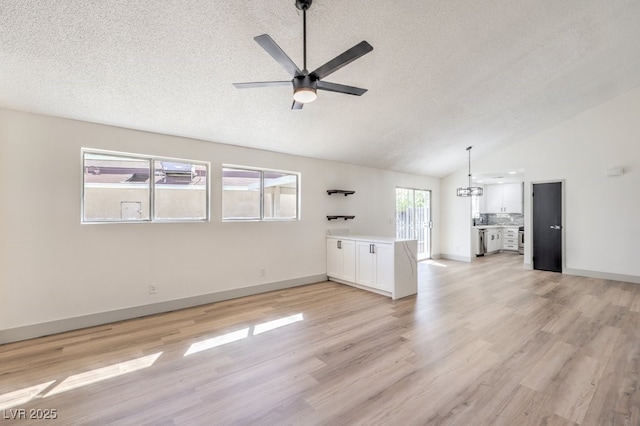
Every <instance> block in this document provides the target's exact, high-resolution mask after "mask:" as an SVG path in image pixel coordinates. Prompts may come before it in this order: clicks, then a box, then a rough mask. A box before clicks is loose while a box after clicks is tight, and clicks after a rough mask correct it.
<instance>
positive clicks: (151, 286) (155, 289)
mask: <svg viewBox="0 0 640 426" xmlns="http://www.w3.org/2000/svg"><path fill="white" fill-rule="evenodd" d="M157 292H158V286H157V285H155V284H149V294H156V293H157Z"/></svg>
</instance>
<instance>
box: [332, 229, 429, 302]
mask: <svg viewBox="0 0 640 426" xmlns="http://www.w3.org/2000/svg"><path fill="white" fill-rule="evenodd" d="M417 249H418V243H417V241H416V240H402V239H395V238H385V237H370V236H357V235H356V236H353V235H348V236H340V237H337V236H331V237H327V278H328V279H329V280H332V281H336V282H339V283H342V284H347V285H351V286H354V287H357V288H360V289H363V290H368V291H372V292H375V293H379V294H383V295H385V296H390V297H392V298H393V299H400V298H402V297H405V296H409V295H412V294H416V293H417V292H418V264H417Z"/></svg>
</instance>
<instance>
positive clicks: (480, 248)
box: [475, 228, 487, 256]
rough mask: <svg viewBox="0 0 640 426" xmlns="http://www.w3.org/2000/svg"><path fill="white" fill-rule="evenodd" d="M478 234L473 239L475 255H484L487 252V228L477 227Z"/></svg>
mask: <svg viewBox="0 0 640 426" xmlns="http://www.w3.org/2000/svg"><path fill="white" fill-rule="evenodd" d="M476 231H478V236H477V237H476V241H475V248H476V256H484V255H485V253H486V252H487V238H486V232H487V228H477V229H476Z"/></svg>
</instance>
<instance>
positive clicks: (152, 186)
mask: <svg viewBox="0 0 640 426" xmlns="http://www.w3.org/2000/svg"><path fill="white" fill-rule="evenodd" d="M87 154H95V155H105V156H113V157H123V158H131V159H134V160H144V161H147V162H148V163H149V184H148V188H149V198H148V202H149V218H148V219H140V220H123V219H113V220H103V219H101V220H91V219H89V220H87V218H86V216H85V187H86V182H85V175H86V168H87V167H86V166H85V161H86V156H87ZM156 161H160V162H162V161H164V162H176V163H189V164H194V165H198V166H204V167H205V169H206V174H207V176H206V181H205V188H204V191H205V209H206V213H205V217H204V218H202V219H200V218H198V219H188V218H177V219H164V218H163V219H158V218H156V205H155V202H156V183H155V164H156ZM80 163H81V173H82V176H81V185H80V186H81V196H80V223H81V224H105V223H198V222H209V221H211V163H210V162H209V161H203V160H191V159H186V158H177V157H165V156H159V155H149V154H138V153H132V152H123V151H112V150H105V149H96V148H86V147H82V148H81V149H80Z"/></svg>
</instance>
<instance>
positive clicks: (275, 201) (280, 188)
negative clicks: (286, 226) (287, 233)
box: [264, 172, 298, 219]
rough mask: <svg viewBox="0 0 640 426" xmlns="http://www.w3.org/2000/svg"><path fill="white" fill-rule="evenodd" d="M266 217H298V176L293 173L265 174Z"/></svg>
mask: <svg viewBox="0 0 640 426" xmlns="http://www.w3.org/2000/svg"><path fill="white" fill-rule="evenodd" d="M264 217H265V218H271V219H296V218H297V217H298V176H297V175H295V174H291V173H282V172H264Z"/></svg>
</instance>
